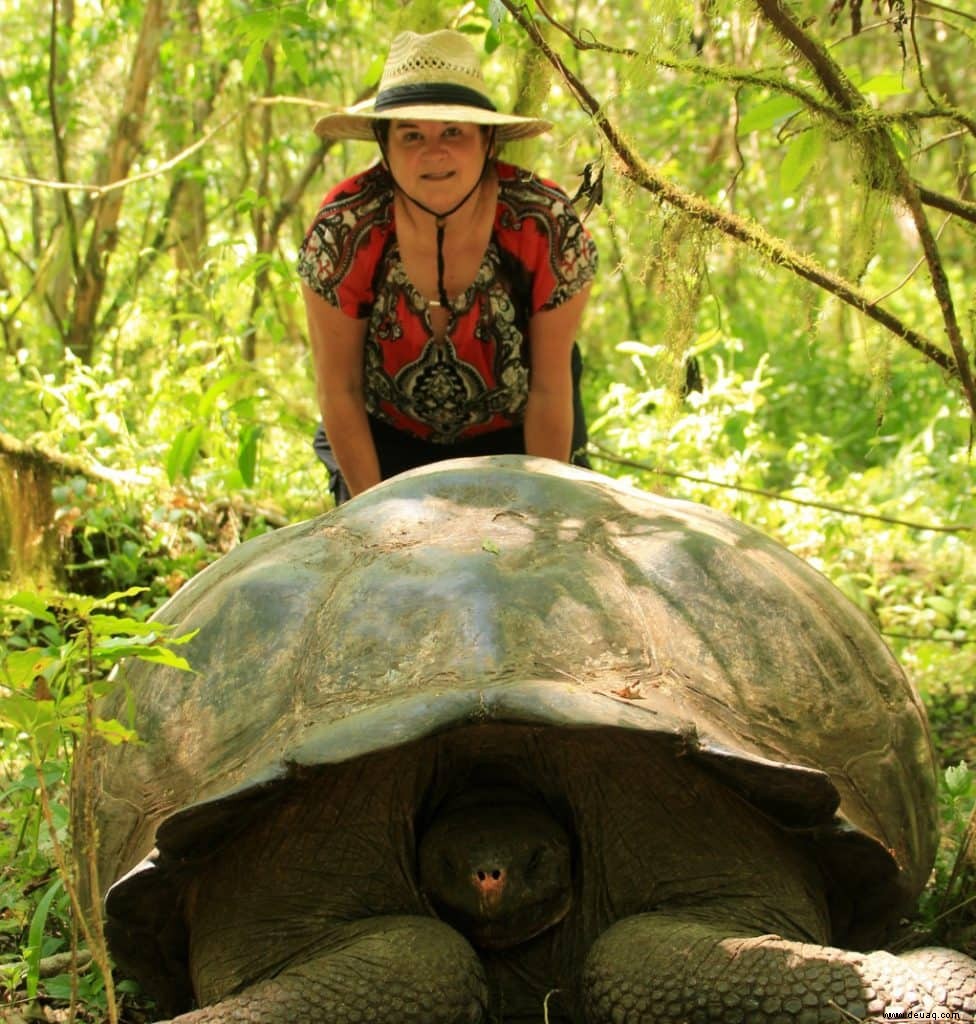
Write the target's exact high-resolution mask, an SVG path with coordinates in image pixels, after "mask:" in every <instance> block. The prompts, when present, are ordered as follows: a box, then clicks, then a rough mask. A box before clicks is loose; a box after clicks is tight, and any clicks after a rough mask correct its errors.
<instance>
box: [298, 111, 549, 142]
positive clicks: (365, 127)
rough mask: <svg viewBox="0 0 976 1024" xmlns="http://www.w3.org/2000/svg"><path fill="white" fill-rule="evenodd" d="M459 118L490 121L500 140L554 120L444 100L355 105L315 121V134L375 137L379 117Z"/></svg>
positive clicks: (526, 135)
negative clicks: (377, 108) (380, 106)
mask: <svg viewBox="0 0 976 1024" xmlns="http://www.w3.org/2000/svg"><path fill="white" fill-rule="evenodd" d="M392 120H397V121H456V122H459V123H466V124H485V125H491V126H492V127H493V128H495V129H496V132H495V134H496V137H497V139H498V141H499V142H509V141H513V140H515V139H531V138H534V137H535V136H536V135H542V134H544V133H545V132H548V131H550V130H551V129H552V127H553V125H552V122H551V121H545V120H543V119H542V118H538V117H519V116H518V115H517V114H502V113H499V112H498V111H497V110H480V109H479V108H478V107H466V106H460V105H457V106H452V105H450V104H442V103H418V104H415V105H413V106H404V107H392V108H390V109H389V110H381V111H378V112H377V111H375V110H362V109H357V108H356V107H353V108H351V109H349V110H345V111H340V112H338V113H335V114H326V115H325V117H321V118H319V120H318V121H316V123H315V134H316V135H318V136H319V137H320V138H322V139H333V140H339V139H363V140H365V141H372V140H373V139H374V138H375V136H374V134H373V126H374V125H375V124H376V122H377V121H392Z"/></svg>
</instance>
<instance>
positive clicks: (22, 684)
mask: <svg viewBox="0 0 976 1024" xmlns="http://www.w3.org/2000/svg"><path fill="white" fill-rule="evenodd" d="M56 660H57V659H55V658H52V657H51V655H49V654H45V653H44V651H42V650H41V649H40V648H38V647H29V648H28V649H27V650H26V651H8V652H7V655H6V657H5V658H4V659H3V668H4V675H5V677H6V680H7V682H8V683H9V684H10V685H11V686H12V687H14V689H17V690H23V689H26V688H27V687H29V686H32V685H33V683H34V680H35V678H36V677H37V676H39V675H40V674H41V673H42V672H43V671H44V670H45V669H46V668H47V667H48V665H50V664H51V663H52V662H53V661H56Z"/></svg>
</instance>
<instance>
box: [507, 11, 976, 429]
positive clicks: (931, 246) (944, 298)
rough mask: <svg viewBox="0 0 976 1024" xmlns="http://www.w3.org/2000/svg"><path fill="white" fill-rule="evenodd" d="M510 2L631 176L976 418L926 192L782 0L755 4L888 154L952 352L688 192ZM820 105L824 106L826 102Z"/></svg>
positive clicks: (870, 151)
mask: <svg viewBox="0 0 976 1024" xmlns="http://www.w3.org/2000/svg"><path fill="white" fill-rule="evenodd" d="M502 2H503V3H504V5H505V7H506V8H507V9H508V10H509V11H510V12H511V14H512V16H513V17H514V18H515V20H516V21H517V22H518V24H519V25H520V26H521V27H522V29H523V30H524V31H525V32H526V34H527V35H528V36H529V38H530V39H531V40H532V42H533V43H534V44H535V46H536V47H537V48H538V49H539V50H540V51H541V52H542V53H543V54H544V55H545V57H546V58H547V59H548V60H549V61H550V63H551V64H552V65H553V67H554V68H555V69H556V70H557V72H558V73H559V75H560V76H561V77H562V79H563V81H564V82H565V83H566V85H567V86H568V87H569V89H570V91H571V92H572V94H573V96H574V97H575V98H576V100H577V102H578V103H579V104H580V106H581V107H582V108H583V110H585V111H586V112H587V113H588V114H589V115H590V117H592V119H593V121H594V123H595V124H596V126H597V127H598V128H599V129H600V131H601V132H602V133H603V135H604V137H605V138H606V139H607V141H608V142H609V143H610V146H611V147H612V149H613V151H614V152H615V153H616V155H617V156H618V157H619V158H620V160H621V162H622V164H623V167H624V173H625V174H626V175H627V176H628V177H629V178H631V180H632V181H634V182H635V183H636V184H638V185H639V186H640V187H641V188H643V189H645V190H646V191H648V192H650V193H652V194H653V195H655V196H657V197H658V198H659V199H660V200H661V201H662V202H665V203H667V204H668V205H670V206H673V207H674V208H676V209H679V210H681V211H682V212H683V213H685V214H687V215H688V216H690V217H692V218H693V219H694V220H696V221H698V222H699V223H702V224H704V225H706V226H707V227H710V228H713V229H714V230H717V231H719V232H721V233H723V234H725V235H727V236H728V237H730V238H732V239H734V240H735V241H737V242H741V243H742V244H744V245H746V246H747V247H749V248H750V249H752V250H753V251H754V252H756V253H757V254H759V255H760V256H761V257H762V258H764V259H765V260H767V261H768V262H770V263H773V264H775V265H777V266H781V267H784V268H785V269H787V270H789V271H791V272H792V273H794V274H796V275H797V276H799V277H801V278H803V279H804V280H807V281H809V282H810V283H811V284H814V285H816V286H817V287H819V288H821V289H823V290H824V291H827V292H829V293H830V294H832V295H834V296H836V297H837V298H838V299H840V300H841V301H842V302H844V303H846V304H847V305H849V306H852V307H853V308H854V309H857V310H858V311H859V312H861V313H863V314H864V315H865V316H866V317H868V318H869V319H871V320H874V321H875V322H876V323H879V324H881V326H883V327H884V328H886V329H887V330H888V331H890V332H891V333H892V334H894V335H895V336H896V337H898V338H900V339H901V340H902V341H904V342H905V343H906V344H908V345H910V346H911V347H912V348H914V349H915V350H916V351H918V352H920V353H921V354H922V355H924V356H925V358H927V359H929V360H930V361H931V362H933V363H935V364H936V365H937V366H939V367H940V368H941V369H942V370H944V371H946V372H947V373H948V374H949V375H950V376H952V377H955V378H957V379H958V380H959V382H960V385H961V388H962V391H963V394H964V397H965V398H966V401H967V403H968V405H969V407H970V409H971V411H972V413H973V415H974V416H976V383H974V381H973V374H972V370H971V367H970V364H969V358H968V354H967V352H966V348H965V344H964V342H963V339H962V333H961V331H960V329H959V324H958V320H957V318H956V315H955V308H954V306H953V302H952V297H951V294H950V291H949V284H948V279H947V277H946V275H945V271H944V268H943V266H942V263H941V259H940V257H939V252H938V246H937V242H936V239H935V236H934V234H933V232H932V230H931V227H930V225H929V224H928V221H927V219H926V217H925V213H924V209H923V199H922V195H921V193H920V190H919V188H918V187H917V186H916V184H915V182H914V181H913V180H912V178H911V176H910V175H909V173H908V171H907V168H906V167H905V166H904V164H903V163H902V161H901V159H900V158H899V156H898V154H897V151H896V149H895V146H894V143H893V141H892V139H891V137H890V135H889V134H888V132H887V131H886V130H885V128H884V125H883V122H882V121H881V120H880V119H879V118H878V117H877V116H876V114H875V112H874V110H873V108H872V107H870V105H869V104H868V103H867V101H866V100H865V99H864V97H863V96H862V95H861V94H860V93H859V92H858V90H857V89H856V88H855V87H854V85H853V84H852V83H851V82H850V81H849V80H848V79H847V77H846V76H845V75H844V74H843V71H842V70H841V69H840V68H839V67H838V66H837V65H836V64H835V62H834V61H833V60H832V59H831V57H830V55H829V54H828V53H827V51H826V50H825V49H824V48H823V47H821V46H820V45H819V44H818V43H817V42H816V41H815V40H813V39H812V38H811V37H810V36H809V35H807V33H805V32H804V31H803V29H802V28H801V27H800V25H799V24H798V23H797V22H796V21H795V20H793V19H792V17H790V15H789V14H788V13H787V11H786V10H785V9H784V8H783V6H782V5H781V4H780V3H779V2H778V0H755V2H756V5H757V8H758V9H759V10H760V11H761V12H762V13H763V14H764V15H765V16H766V17H767V20H769V22H770V24H771V25H772V26H773V27H774V29H775V30H776V31H777V32H778V33H779V34H780V36H781V37H782V38H783V39H784V40H786V41H787V42H788V43H789V44H790V46H792V47H793V49H794V50H795V51H796V52H797V53H799V54H800V55H801V57H803V58H804V59H805V60H806V61H807V62H808V63H809V64H810V66H811V67H812V68H813V70H814V72H815V73H816V75H817V78H818V80H819V81H820V83H821V85H822V87H823V89H824V92H825V94H826V95H827V97H828V100H829V101H830V104H832V105H833V108H834V109H835V110H836V111H837V112H838V115H839V116H841V117H843V118H844V120H845V122H846V121H847V119H848V118H853V119H854V123H856V124H857V126H858V135H857V136H856V137H857V138H858V139H859V140H860V141H861V142H862V143H863V144H864V146H865V147H866V148H865V153H866V156H867V157H868V159H872V158H873V160H872V162H873V163H875V164H877V163H878V160H879V158H880V167H879V168H877V169H878V170H880V171H881V173H882V176H883V179H884V180H883V181H882V182H879V183H878V184H879V185H882V184H883V185H884V186H885V187H886V188H887V189H888V190H889V191H891V192H893V193H894V194H896V195H898V196H899V197H900V198H901V199H902V201H903V202H904V203H905V205H906V206H907V208H908V209H909V210H910V211H911V214H912V218H913V221H914V223H915V226H916V229H917V230H918V232H919V237H920V240H921V242H922V249H923V252H924V254H925V261H926V265H927V267H928V270H929V274H930V277H931V279H932V283H933V288H934V290H935V292H936V296H937V299H938V302H939V306H940V310H941V312H942V318H943V323H944V325H945V329H946V335H947V337H948V339H949V343H950V347H951V352H946V351H945V350H944V349H943V348H942V347H941V346H939V345H937V344H936V343H935V342H933V341H932V340H930V339H929V338H926V337H925V336H924V335H922V334H920V333H919V332H917V331H915V330H913V329H912V328H911V327H909V326H908V325H907V324H905V323H904V322H902V320H901V319H899V318H898V317H897V316H895V315H894V314H893V313H891V312H890V311H888V310H887V309H885V308H884V307H883V306H881V305H880V304H878V303H876V302H875V301H873V300H872V299H871V298H870V297H869V296H868V295H866V294H865V293H864V292H863V291H862V290H861V289H860V288H859V287H857V285H855V284H853V283H852V282H850V281H847V280H846V279H844V278H843V277H841V276H840V275H838V274H835V273H832V272H831V271H829V270H827V269H826V268H824V267H822V266H821V265H820V264H819V263H818V262H817V261H816V260H814V259H813V258H812V257H811V256H809V255H806V254H804V253H801V252H799V251H797V250H795V249H794V248H793V247H792V246H790V245H789V244H788V243H787V242H786V241H784V240H783V239H780V238H776V237H773V236H772V235H770V234H769V233H768V232H766V231H765V230H764V229H763V228H762V227H761V226H760V225H758V224H756V223H754V222H753V221H751V220H748V219H746V218H744V217H741V216H738V215H736V214H733V213H729V212H727V211H725V210H722V209H720V208H719V207H717V206H714V205H713V204H712V203H710V202H709V201H708V200H707V199H704V198H703V197H702V196H699V195H694V194H692V193H689V192H686V191H684V190H683V189H681V188H679V187H678V186H677V185H675V184H674V183H673V182H670V181H668V180H667V179H666V178H664V177H663V176H662V175H660V174H658V173H657V172H656V171H655V170H654V169H653V168H652V167H651V166H650V165H649V164H648V163H647V162H646V161H645V160H643V159H642V158H641V157H640V156H639V155H638V154H637V153H636V152H635V150H634V149H633V147H632V146H631V145H630V143H629V142H628V141H627V140H626V138H625V137H624V134H623V132H622V131H621V130H620V129H619V128H618V126H617V125H616V124H615V123H614V122H613V121H612V120H611V119H610V118H609V117H608V116H607V114H606V112H605V110H604V108H603V105H602V104H601V103H600V102H599V101H598V100H597V99H596V98H595V97H594V96H593V94H592V93H591V92H590V91H589V90H588V89H587V88H586V86H585V84H584V83H583V82H582V81H581V80H580V79H579V78H578V77H577V76H576V75H575V74H574V73H573V72H572V71H571V70H570V69H569V68H568V67H567V66H566V64H565V63H564V62H563V60H562V58H561V57H560V56H559V55H558V54H557V53H556V52H555V50H553V48H552V47H551V46H550V45H549V44H548V43H547V41H546V40H545V38H544V37H543V35H542V33H541V32H540V31H539V27H538V25H536V23H535V21H534V19H533V18H532V17H531V16H530V15H529V14H528V13H527V11H526V8H525V6H524V4H521V3H517V2H516V0H502ZM536 7H537V8H538V10H539V12H540V13H541V14H542V15H543V16H544V17H546V18H547V19H548V20H549V21H551V22H552V23H553V24H554V25H556V26H557V27H558V28H559V30H560V31H561V32H563V33H564V34H565V35H566V36H568V37H569V38H570V39H571V40H572V41H573V45H574V46H576V47H577V48H581V49H592V48H594V44H593V43H587V42H584V41H583V40H581V39H579V37H578V36H576V35H575V34H574V33H572V32H571V31H570V30H569V29H568V28H567V27H566V26H564V25H561V24H559V23H558V22H556V21H555V20H554V19H553V18H552V16H551V15H550V14H549V12H548V11H547V10H546V8H545V6H544V5H543V4H542V3H539V2H538V0H536ZM797 98H800V97H799V96H798V97H797ZM819 106H823V104H820V105H819ZM867 147H870V148H867ZM927 195H928V196H929V197H930V198H931V197H932V196H933V195H934V194H933V193H927Z"/></svg>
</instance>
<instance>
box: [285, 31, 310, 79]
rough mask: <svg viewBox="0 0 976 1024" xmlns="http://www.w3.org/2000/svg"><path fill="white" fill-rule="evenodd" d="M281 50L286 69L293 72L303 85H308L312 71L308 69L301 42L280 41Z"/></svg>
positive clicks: (293, 40) (291, 40) (292, 40)
mask: <svg viewBox="0 0 976 1024" xmlns="http://www.w3.org/2000/svg"><path fill="white" fill-rule="evenodd" d="M281 49H282V50H283V51H284V54H285V61H286V62H287V64H288V67H290V68H291V69H292V71H294V72H295V74H296V75H297V76H298V78H299V79H300V80H301V82H302V83H303V84H304V85H308V83H309V82H310V81H311V78H312V70H311V68H310V67H309V64H308V56H307V55H306V53H305V46H304V44H303V43H302V41H301V40H300V39H298V40H296V39H282V40H281Z"/></svg>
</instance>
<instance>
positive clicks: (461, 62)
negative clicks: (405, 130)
mask: <svg viewBox="0 0 976 1024" xmlns="http://www.w3.org/2000/svg"><path fill="white" fill-rule="evenodd" d="M393 118H397V119H398V120H403V121H459V122H465V123H468V124H486V125H492V126H494V127H495V129H496V131H495V134H496V137H497V138H498V140H499V142H505V141H506V140H510V139H530V138H532V137H533V136H535V135H541V134H542V133H543V132H547V131H549V129H550V128H552V124H551V123H550V122H549V121H543V120H541V119H539V118H535V117H518V116H516V115H515V114H501V113H499V112H498V111H497V110H496V109H495V104H494V103H492V101H491V97H489V95H488V88H487V86H486V85H485V80H484V77H483V76H482V74H481V65H480V63H479V61H478V54H477V53H476V52H475V49H474V47H473V46H472V45H471V44H470V43H469V42H468V40H467V39H466V38H465V36H463V35H462V34H461V33H460V32H453V31H451V30H450V29H442V30H441V31H439V32H431V33H429V34H427V35H419V34H418V33H416V32H401V33H400V35H398V36H397V37H396V38H395V39H394V40H393V43H392V44H391V46H390V54H389V56H388V57H387V58H386V65H385V66H384V68H383V75H382V77H381V78H380V84H379V89H378V90H377V93H376V98H375V99H373V100H367V101H365V102H364V103H357V104H356V106H354V107H349V108H348V109H347V110H344V111H341V112H339V113H335V114H327V115H326V116H325V117H323V118H320V119H319V121H318V122H317V123H316V125H315V132H316V134H317V135H320V136H321V137H322V138H323V139H373V138H374V135H373V125H374V124H375V122H376V121H383V120H386V121H388V120H392V119H393Z"/></svg>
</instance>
